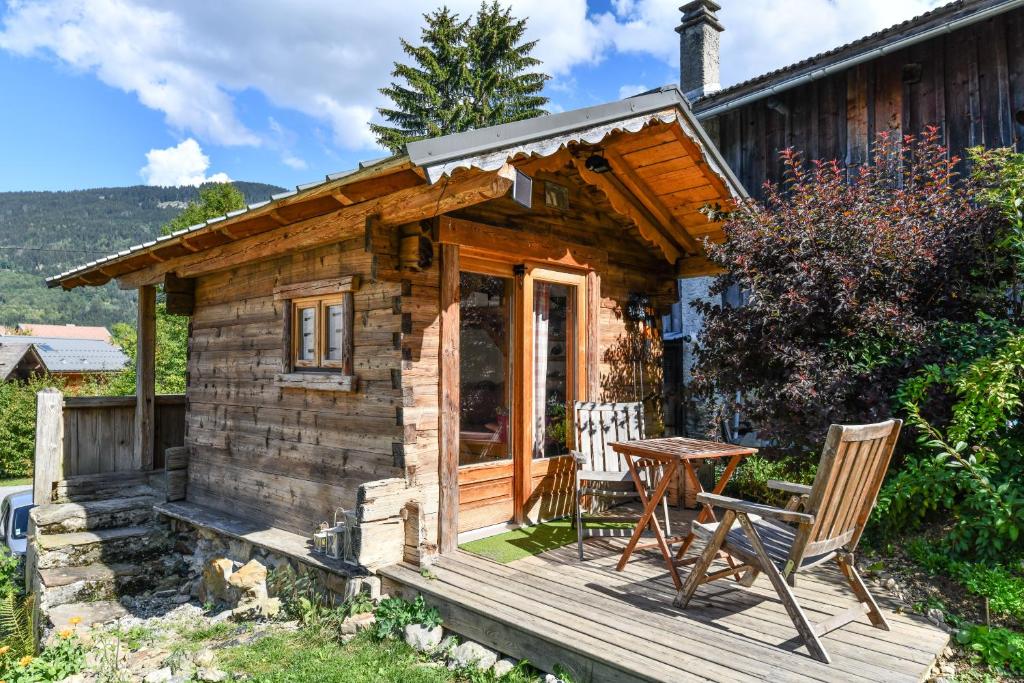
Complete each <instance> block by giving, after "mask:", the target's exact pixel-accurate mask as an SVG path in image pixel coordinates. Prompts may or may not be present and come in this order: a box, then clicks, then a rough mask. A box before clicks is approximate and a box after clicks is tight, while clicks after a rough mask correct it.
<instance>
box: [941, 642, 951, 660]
mask: <svg viewBox="0 0 1024 683" xmlns="http://www.w3.org/2000/svg"><path fill="white" fill-rule="evenodd" d="M952 656H953V648H951V647H950V646H949V645H947V646H946V647H944V648H943V649H942V658H943V659H949V658H950V657H952Z"/></svg>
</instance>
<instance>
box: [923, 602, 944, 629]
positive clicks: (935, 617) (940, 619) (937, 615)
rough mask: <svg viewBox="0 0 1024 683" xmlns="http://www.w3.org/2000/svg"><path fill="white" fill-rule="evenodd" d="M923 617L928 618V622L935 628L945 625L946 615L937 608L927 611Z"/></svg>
mask: <svg viewBox="0 0 1024 683" xmlns="http://www.w3.org/2000/svg"><path fill="white" fill-rule="evenodd" d="M925 616H927V617H928V621H930V622H932V623H933V624H935V625H936V626H939V625H941V624H945V623H946V615H945V614H943V613H942V610H940V609H939V608H937V607H932V608H931V609H929V610H928V612H927V614H926V615H925Z"/></svg>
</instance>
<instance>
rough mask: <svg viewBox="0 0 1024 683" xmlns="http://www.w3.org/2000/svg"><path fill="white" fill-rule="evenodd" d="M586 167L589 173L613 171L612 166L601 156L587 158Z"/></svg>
mask: <svg viewBox="0 0 1024 683" xmlns="http://www.w3.org/2000/svg"><path fill="white" fill-rule="evenodd" d="M586 167H587V170H588V171H592V172H594V173H607V172H608V171H610V170H612V167H611V164H609V163H608V160H607V159H605V158H604V157H603V156H601V155H600V154H591V155H590V156H589V157H587V161H586Z"/></svg>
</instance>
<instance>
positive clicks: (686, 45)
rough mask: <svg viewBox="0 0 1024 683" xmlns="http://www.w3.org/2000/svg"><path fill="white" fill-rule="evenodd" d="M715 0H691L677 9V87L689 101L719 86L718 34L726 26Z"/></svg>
mask: <svg viewBox="0 0 1024 683" xmlns="http://www.w3.org/2000/svg"><path fill="white" fill-rule="evenodd" d="M720 9H722V7H721V5H719V4H718V3H717V2H714V0H693V2H688V3H686V4H685V5H683V6H682V7H680V8H679V11H680V12H682V13H683V21H682V23H681V24H680V25H679V26H678V27H676V32H677V33H679V89H680V90H682V91H683V94H684V95H686V97H687V99H689V100H690V101H691V102H693V101H694V100H697V99H700V98H701V97H703V96H704V95H710V94H711V93H713V92H716V91H718V90H721V89H722V86H721V82H720V79H719V75H718V58H719V35H718V34H719V33H721V32H722V31H724V30H725V27H723V26H722V24H721V23H720V22H719V21H718V17H717V16H716V15H715V12H717V11H718V10H720Z"/></svg>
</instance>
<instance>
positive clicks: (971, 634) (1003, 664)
mask: <svg viewBox="0 0 1024 683" xmlns="http://www.w3.org/2000/svg"><path fill="white" fill-rule="evenodd" d="M956 640H957V642H958V643H960V644H961V645H963V646H964V647H966V648H967V649H968V650H969V651H970V652H971V654H972V656H973V659H974V660H975V661H979V662H984V663H985V664H988V665H989V666H993V667H996V668H998V669H1003V670H1005V671H1008V672H1010V673H1011V674H1014V675H1024V634H1021V633H1017V632H1015V631H1011V630H1010V629H1006V628H991V627H988V626H981V625H980V624H975V625H972V626H968V627H966V628H962V629H960V630H959V631H957V634H956Z"/></svg>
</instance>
